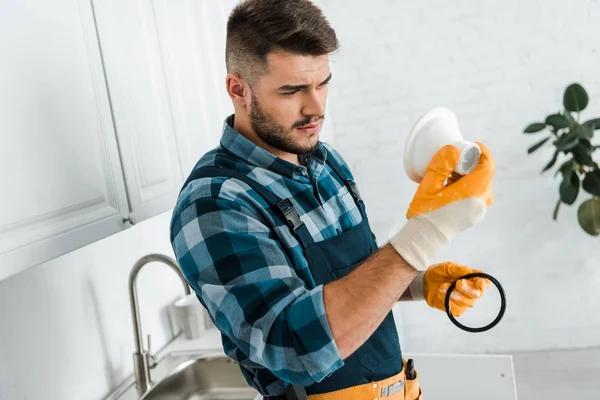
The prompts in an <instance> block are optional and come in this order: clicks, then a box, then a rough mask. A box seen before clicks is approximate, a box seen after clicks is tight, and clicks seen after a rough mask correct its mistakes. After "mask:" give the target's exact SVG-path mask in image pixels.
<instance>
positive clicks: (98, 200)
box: [0, 0, 128, 279]
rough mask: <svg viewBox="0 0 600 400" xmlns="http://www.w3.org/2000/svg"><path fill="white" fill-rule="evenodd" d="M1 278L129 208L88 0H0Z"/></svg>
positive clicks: (101, 230)
mask: <svg viewBox="0 0 600 400" xmlns="http://www.w3.org/2000/svg"><path fill="white" fill-rule="evenodd" d="M0 53H1V54H2V62H0V137H1V141H0V190H1V194H0V279H3V278H6V277H8V276H10V275H13V274H15V273H17V272H19V271H22V270H24V269H25V268H27V267H30V266H32V265H35V264H38V263H40V262H43V261H46V260H49V259H51V258H54V257H56V256H59V255H61V254H64V253H67V252H69V251H71V250H74V249H76V248H78V247H81V246H84V245H86V244H88V243H90V242H93V241H95V240H98V239H100V238H102V237H106V236H107V235H110V234H113V233H115V232H117V231H119V230H121V229H123V228H124V227H125V226H126V225H125V224H123V218H124V216H127V215H128V210H127V202H126V200H127V199H126V196H125V188H124V182H123V172H122V169H121V164H120V160H119V153H118V146H117V142H116V140H115V132H114V128H113V121H112V119H111V111H110V105H109V101H108V95H107V91H106V85H105V80H104V73H103V69H102V61H101V57H100V52H99V47H98V41H97V36H96V30H95V27H94V16H93V13H92V9H91V7H90V3H89V1H84V0H78V1H72V0H54V1H47V0H27V1H9V2H2V4H0Z"/></svg>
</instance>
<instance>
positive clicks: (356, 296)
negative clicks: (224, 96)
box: [171, 0, 494, 400]
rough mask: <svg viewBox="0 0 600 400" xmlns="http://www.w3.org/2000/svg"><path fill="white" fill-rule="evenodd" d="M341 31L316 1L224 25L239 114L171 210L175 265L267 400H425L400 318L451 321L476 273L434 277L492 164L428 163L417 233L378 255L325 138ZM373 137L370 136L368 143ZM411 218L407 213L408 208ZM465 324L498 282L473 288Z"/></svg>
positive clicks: (262, 0) (252, 5)
mask: <svg viewBox="0 0 600 400" xmlns="http://www.w3.org/2000/svg"><path fill="white" fill-rule="evenodd" d="M337 48H338V41H337V38H336V35H335V32H334V30H333V29H332V28H331V27H330V25H329V24H328V22H327V20H326V19H325V17H324V16H323V15H322V13H321V11H320V10H319V9H318V8H317V7H316V6H314V5H313V4H312V3H311V2H310V1H309V0H294V1H279V0H247V1H243V2H242V3H240V4H239V5H238V6H237V7H235V8H234V10H233V11H232V13H231V15H230V18H229V21H228V24H227V45H226V64H227V72H228V75H227V77H226V89H227V92H228V94H229V96H230V97H231V100H232V102H233V105H234V108H235V114H234V115H232V116H230V117H229V118H227V119H226V121H225V123H224V125H223V126H224V128H223V134H222V139H221V143H220V146H219V147H217V148H216V149H214V150H212V151H210V152H208V153H207V154H205V155H204V156H203V157H202V158H201V159H200V161H199V162H198V164H197V165H196V167H195V168H194V171H193V172H192V174H191V175H190V177H189V178H188V180H187V182H186V184H185V185H184V188H183V190H182V192H181V194H180V197H179V199H178V202H177V204H176V206H175V209H174V212H173V217H172V222H171V241H172V245H173V249H174V251H175V254H176V257H177V260H178V262H179V264H180V266H181V269H182V271H183V273H184V275H185V277H186V279H187V280H188V282H189V284H190V286H191V287H192V288H193V289H194V290H195V292H196V294H197V296H198V298H199V300H200V302H201V303H202V304H203V305H204V306H205V307H206V308H207V310H208V311H209V313H210V315H211V317H212V319H213V321H214V323H215V325H216V326H217V328H218V329H219V330H220V331H221V332H222V341H223V346H224V350H225V352H226V354H227V355H228V356H230V357H231V358H232V359H234V360H236V361H238V362H239V364H240V368H241V370H242V373H243V374H244V376H245V377H246V379H247V381H248V383H249V384H250V385H252V386H253V387H254V388H256V389H257V390H258V391H259V392H260V393H261V394H262V395H263V396H265V398H268V399H279V398H280V399H285V398H290V397H286V395H285V393H286V388H287V390H288V391H289V388H290V387H292V388H294V389H295V390H298V388H300V390H301V391H304V392H306V393H307V394H308V395H309V398H311V399H341V398H343V399H358V400H361V399H374V398H380V397H381V398H389V399H404V398H405V399H407V400H413V399H417V398H421V394H420V389H419V387H418V379H417V378H416V377H409V378H412V379H406V378H407V377H406V368H404V364H405V363H404V362H403V358H402V354H401V350H400V346H399V340H398V335H397V331H396V328H395V324H394V319H393V316H392V313H391V309H392V307H393V305H394V304H395V303H396V302H397V301H398V300H400V299H403V300H409V299H414V300H421V299H425V300H426V301H427V304H429V305H430V306H431V307H435V308H437V309H440V310H443V309H444V305H443V300H444V296H445V292H446V290H447V288H448V287H449V286H450V284H451V283H452V282H454V281H455V280H457V279H458V278H460V277H461V276H464V275H465V274H467V273H471V272H474V271H475V270H472V269H470V268H468V267H466V266H462V265H459V264H456V263H442V264H438V265H434V266H430V260H431V259H432V258H433V257H434V256H435V255H436V254H437V253H438V251H439V250H440V249H441V248H442V247H443V246H444V245H445V244H447V243H448V242H449V241H450V240H451V239H452V238H453V237H454V236H456V235H458V234H459V233H460V232H462V231H464V230H465V229H467V228H468V227H470V226H472V225H474V224H475V223H477V222H479V221H480V220H481V219H482V218H483V216H484V214H485V212H486V209H487V207H488V206H489V205H490V204H491V202H492V190H491V180H492V176H493V174H494V164H493V159H492V157H491V155H490V153H489V151H488V150H487V148H486V147H485V146H483V145H481V144H480V146H481V147H482V150H483V156H482V159H481V162H480V164H479V165H478V167H477V169H476V170H475V171H474V172H472V173H471V174H469V175H467V176H464V177H462V178H460V179H459V181H458V182H454V181H453V180H452V179H451V180H450V181H449V182H446V180H447V178H448V177H449V176H450V175H451V173H452V171H453V169H454V168H455V166H456V164H457V161H458V156H459V154H458V150H457V149H456V148H455V147H453V146H446V147H444V148H443V149H441V150H440V151H439V152H438V153H437V154H436V156H435V158H434V159H433V160H432V161H431V164H430V166H429V169H428V171H427V174H426V176H425V178H424V179H423V181H422V183H421V184H420V186H419V188H418V190H417V192H416V194H415V196H414V199H413V201H412V202H411V204H410V206H409V210H408V212H407V214H406V215H407V217H408V220H407V222H406V224H405V226H404V227H403V228H402V229H401V230H400V231H399V232H398V233H397V234H396V235H395V236H394V237H393V238H392V239H391V240H390V241H389V243H387V244H385V246H382V247H381V248H377V245H376V242H375V237H374V235H373V233H372V232H371V229H370V227H369V224H368V219H367V214H366V208H365V205H364V202H363V201H362V199H361V198H360V194H359V192H358V190H357V188H356V184H355V183H354V181H353V177H352V173H351V171H350V170H349V168H348V166H347V165H346V163H345V162H344V160H343V158H342V156H341V155H340V154H339V153H338V152H336V151H335V150H334V149H333V148H332V147H331V146H329V145H327V144H325V143H322V142H320V141H319V132H320V129H321V126H322V123H323V119H324V115H325V103H326V98H327V85H328V83H329V82H330V79H331V78H332V76H331V72H330V69H329V58H328V55H329V54H330V53H332V52H334V51H335V50H336V49H337ZM365 134H368V133H367V132H365ZM399 212H400V211H399ZM457 286H458V288H457V290H456V291H455V292H454V293H453V296H452V303H451V310H452V312H453V314H454V315H461V314H462V313H463V312H464V311H465V310H466V309H467V308H468V307H472V306H473V304H474V302H475V301H476V300H477V298H479V297H480V296H481V294H482V293H483V290H484V289H485V287H486V286H487V282H486V281H485V280H481V279H474V280H469V281H465V280H461V281H460V282H459V284H458V285H457Z"/></svg>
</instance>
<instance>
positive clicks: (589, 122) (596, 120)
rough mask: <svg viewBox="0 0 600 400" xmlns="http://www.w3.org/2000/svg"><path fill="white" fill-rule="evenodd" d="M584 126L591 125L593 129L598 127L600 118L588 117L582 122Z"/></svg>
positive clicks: (599, 127) (599, 126)
mask: <svg viewBox="0 0 600 400" xmlns="http://www.w3.org/2000/svg"><path fill="white" fill-rule="evenodd" d="M583 125H585V126H593V127H594V129H600V118H595V119H590V120H589V121H585V122H584V123H583Z"/></svg>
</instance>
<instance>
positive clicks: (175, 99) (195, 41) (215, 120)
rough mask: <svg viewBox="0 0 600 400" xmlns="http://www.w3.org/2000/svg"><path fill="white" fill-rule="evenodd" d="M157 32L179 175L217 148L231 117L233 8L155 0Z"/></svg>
mask: <svg viewBox="0 0 600 400" xmlns="http://www.w3.org/2000/svg"><path fill="white" fill-rule="evenodd" d="M154 7H155V16H156V26H157V31H158V37H159V40H160V48H161V50H162V56H163V63H164V66H165V74H166V79H167V85H168V92H169V101H170V104H171V109H172V111H173V122H174V126H175V130H176V132H177V144H178V149H179V155H180V160H181V171H182V175H183V177H184V178H186V177H187V176H188V175H189V173H190V171H191V170H192V168H193V166H194V165H195V164H196V162H197V161H198V159H199V158H200V157H201V156H202V155H203V154H204V153H205V152H207V151H208V150H210V149H212V148H214V147H216V146H217V145H218V144H219V139H220V137H221V131H222V126H223V122H224V120H225V118H226V117H227V116H228V115H230V114H232V113H233V106H232V104H231V100H230V98H229V96H228V95H227V92H226V90H225V76H226V74H227V72H226V68H225V33H226V23H227V17H228V13H229V11H230V8H228V7H227V5H226V4H224V2H222V1H211V0H199V1H188V0H157V1H155V2H154Z"/></svg>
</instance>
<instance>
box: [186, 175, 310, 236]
mask: <svg viewBox="0 0 600 400" xmlns="http://www.w3.org/2000/svg"><path fill="white" fill-rule="evenodd" d="M214 177H229V178H236V179H239V180H241V181H243V182H245V183H246V184H248V186H250V187H251V188H252V189H254V191H256V193H258V194H259V195H260V196H261V197H262V198H263V199H264V200H265V201H266V202H267V203H269V205H270V206H271V207H272V208H273V209H274V210H275V211H276V215H277V216H278V217H279V218H280V219H282V220H283V222H285V224H286V225H288V226H289V227H290V229H291V230H292V232H293V233H294V234H295V236H296V238H297V239H298V240H299V241H300V243H301V244H302V246H303V247H304V248H307V247H308V246H309V245H311V244H313V243H314V240H313V238H312V236H311V235H310V232H309V231H308V228H307V227H306V225H305V224H304V222H302V220H301V219H300V215H299V214H298V210H296V207H295V206H294V204H293V203H292V201H291V200H290V199H289V198H286V199H282V198H280V197H279V196H277V195H275V194H274V193H273V192H271V191H269V190H267V189H266V188H265V187H264V186H263V185H261V184H260V183H258V182H257V181H255V180H254V179H251V178H249V177H248V176H247V175H246V174H244V173H242V172H239V171H236V170H233V169H230V168H222V167H200V168H198V169H197V170H195V171H194V172H192V173H191V175H190V176H189V177H188V179H187V180H186V182H185V184H184V185H183V188H182V189H181V190H182V191H183V189H184V188H185V187H186V186H187V185H188V184H189V183H190V182H192V181H194V180H196V179H200V178H214Z"/></svg>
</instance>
